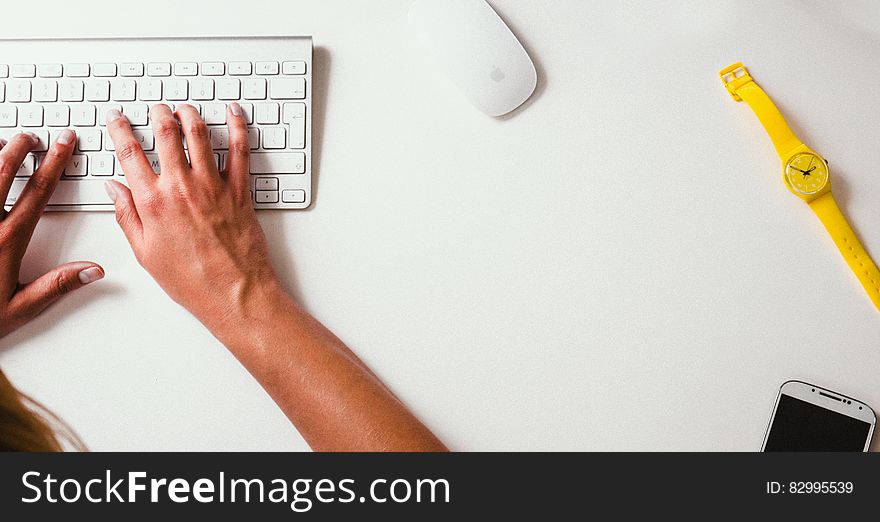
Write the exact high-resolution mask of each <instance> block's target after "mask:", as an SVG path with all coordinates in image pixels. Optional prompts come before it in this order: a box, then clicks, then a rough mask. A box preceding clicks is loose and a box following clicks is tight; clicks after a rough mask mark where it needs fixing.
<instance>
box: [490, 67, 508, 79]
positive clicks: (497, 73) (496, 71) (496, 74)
mask: <svg viewBox="0 0 880 522" xmlns="http://www.w3.org/2000/svg"><path fill="white" fill-rule="evenodd" d="M505 77H506V76H505V75H504V71H502V70H501V67H498V66H497V65H496V66H495V67H494V68H493V69H492V72H490V73H489V78H491V79H492V81H493V82H496V83H501V82H503V81H504V78H505Z"/></svg>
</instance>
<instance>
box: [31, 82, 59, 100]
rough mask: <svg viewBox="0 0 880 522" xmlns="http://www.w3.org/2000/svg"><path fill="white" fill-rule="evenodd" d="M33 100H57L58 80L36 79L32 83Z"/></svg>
mask: <svg viewBox="0 0 880 522" xmlns="http://www.w3.org/2000/svg"><path fill="white" fill-rule="evenodd" d="M33 95H34V101H37V102H43V103H45V102H56V101H58V82H56V81H55V80H36V81H35V82H34V83H33Z"/></svg>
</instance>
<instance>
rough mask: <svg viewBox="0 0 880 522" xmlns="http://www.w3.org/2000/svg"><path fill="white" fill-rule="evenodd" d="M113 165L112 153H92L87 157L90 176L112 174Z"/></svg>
mask: <svg viewBox="0 0 880 522" xmlns="http://www.w3.org/2000/svg"><path fill="white" fill-rule="evenodd" d="M114 166H115V161H114V158H113V154H92V155H91V157H90V158H89V174H90V175H92V176H112V175H113V169H114Z"/></svg>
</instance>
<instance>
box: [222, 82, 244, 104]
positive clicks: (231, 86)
mask: <svg viewBox="0 0 880 522" xmlns="http://www.w3.org/2000/svg"><path fill="white" fill-rule="evenodd" d="M239 98H241V80H239V79H238V78H224V79H222V80H218V81H217V99H218V100H236V101H238V99H239Z"/></svg>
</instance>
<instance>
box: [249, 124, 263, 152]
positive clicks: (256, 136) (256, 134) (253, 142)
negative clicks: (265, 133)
mask: <svg viewBox="0 0 880 522" xmlns="http://www.w3.org/2000/svg"><path fill="white" fill-rule="evenodd" d="M248 144H249V145H250V146H251V150H255V149H259V148H260V129H255V128H250V129H248Z"/></svg>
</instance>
